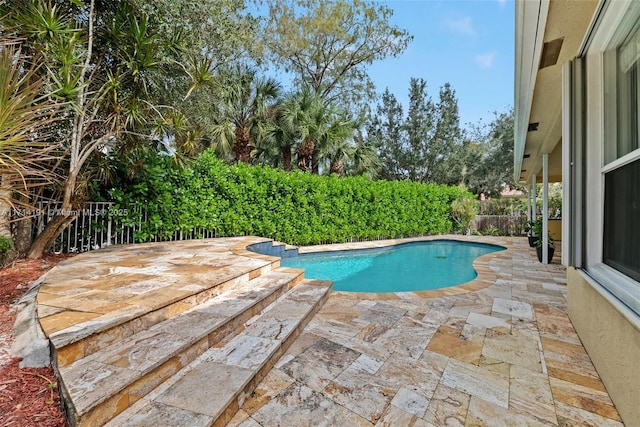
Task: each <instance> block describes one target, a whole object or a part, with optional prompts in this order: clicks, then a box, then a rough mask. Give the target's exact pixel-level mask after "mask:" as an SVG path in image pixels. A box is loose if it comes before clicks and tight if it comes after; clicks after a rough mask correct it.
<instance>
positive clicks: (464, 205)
mask: <svg viewBox="0 0 640 427" xmlns="http://www.w3.org/2000/svg"><path fill="white" fill-rule="evenodd" d="M451 217H452V218H453V220H454V221H455V222H456V224H457V226H458V231H459V232H460V233H462V234H467V233H468V232H469V228H470V227H471V221H473V219H474V218H475V217H476V201H475V199H473V198H472V197H471V196H470V195H469V194H464V193H462V190H461V196H460V198H458V199H456V200H454V201H453V202H451Z"/></svg>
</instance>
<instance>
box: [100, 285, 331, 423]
mask: <svg viewBox="0 0 640 427" xmlns="http://www.w3.org/2000/svg"><path fill="white" fill-rule="evenodd" d="M330 288H331V282H327V281H319V280H304V281H303V282H302V283H300V284H299V285H298V286H296V287H295V288H293V289H291V290H290V291H289V292H287V293H286V294H285V295H284V296H282V297H281V298H280V299H279V300H278V301H276V302H275V303H274V304H272V305H271V306H270V307H269V308H267V309H266V310H265V311H264V312H263V313H262V314H261V316H260V317H258V318H255V319H252V322H250V324H248V325H247V326H246V328H245V329H244V331H243V332H242V333H240V334H237V335H235V336H229V337H227V339H225V340H224V341H223V342H221V343H220V345H218V346H216V347H212V348H210V349H209V350H207V351H206V352H204V353H203V354H202V355H201V356H200V357H198V358H197V359H196V360H194V361H193V362H192V363H190V364H189V365H188V366H186V367H185V368H183V369H182V370H180V371H179V372H178V373H176V374H175V375H174V376H173V377H172V378H171V379H169V380H167V381H166V382H165V383H164V384H162V385H161V386H159V387H158V388H157V389H155V390H154V391H152V392H151V393H149V394H148V395H147V396H146V397H145V398H143V399H141V400H140V401H138V402H137V403H136V404H134V405H133V406H131V408H129V409H128V410H126V411H124V412H123V413H122V414H120V415H119V416H118V417H117V418H115V419H113V420H112V421H111V422H110V423H108V424H107V426H108V427H123V426H126V427H132V426H158V425H175V426H178V425H180V426H190V427H192V426H193V427H195V426H212V425H213V426H218V425H226V424H227V423H228V422H229V421H230V420H231V418H232V417H233V416H234V415H235V413H236V412H237V411H238V409H239V408H240V407H241V406H242V404H243V403H244V401H245V400H246V398H247V397H248V396H250V395H251V393H252V392H253V390H254V389H255V387H256V386H257V385H258V384H259V383H260V381H262V379H264V377H265V376H266V375H267V373H268V372H269V370H271V368H272V367H273V366H274V365H275V363H276V362H277V360H278V359H279V358H280V357H281V356H282V355H283V354H284V353H285V352H286V350H287V348H288V347H289V346H290V345H291V343H292V342H293V341H294V340H295V338H296V337H297V336H298V335H299V334H300V333H301V332H302V330H303V329H304V327H305V326H306V324H307V323H308V322H309V320H311V318H312V317H313V315H314V314H315V313H316V312H317V311H318V310H319V309H320V307H321V306H322V304H323V303H324V301H325V300H326V298H327V297H328V295H329V290H330Z"/></svg>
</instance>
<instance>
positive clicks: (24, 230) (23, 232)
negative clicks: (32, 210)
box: [14, 216, 33, 255]
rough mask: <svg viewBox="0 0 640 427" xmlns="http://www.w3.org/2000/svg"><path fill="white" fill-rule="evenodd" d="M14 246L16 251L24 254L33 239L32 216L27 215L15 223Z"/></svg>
mask: <svg viewBox="0 0 640 427" xmlns="http://www.w3.org/2000/svg"><path fill="white" fill-rule="evenodd" d="M15 235H16V237H15V241H14V244H15V247H16V250H17V251H18V253H20V254H21V255H24V254H26V253H27V251H28V250H29V247H30V246H31V242H32V241H33V217H31V216H27V217H25V218H23V219H21V220H20V221H18V222H17V224H16V233H15Z"/></svg>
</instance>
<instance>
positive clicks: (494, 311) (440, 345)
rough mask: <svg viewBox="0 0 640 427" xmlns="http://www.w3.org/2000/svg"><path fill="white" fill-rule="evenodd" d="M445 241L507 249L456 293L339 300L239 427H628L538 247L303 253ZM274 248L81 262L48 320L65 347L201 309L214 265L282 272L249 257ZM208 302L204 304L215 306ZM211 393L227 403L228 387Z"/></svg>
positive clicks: (47, 306) (128, 252) (50, 300)
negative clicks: (128, 321)
mask: <svg viewBox="0 0 640 427" xmlns="http://www.w3.org/2000/svg"><path fill="white" fill-rule="evenodd" d="M442 238H451V239H457V240H463V241H473V242H485V243H491V244H497V245H502V246H505V247H506V248H507V250H505V251H501V252H495V253H491V254H487V255H484V256H482V257H480V258H478V259H477V260H476V261H475V262H474V267H475V268H476V270H477V271H478V274H479V275H478V277H477V278H476V279H475V280H473V281H472V282H469V283H467V284H463V285H459V286H456V287H452V288H446V289H440V290H434V291H421V292H406V293H393V294H367V293H345V292H332V293H331V294H330V295H329V298H328V300H326V302H325V303H324V306H322V308H320V310H319V311H318V312H317V313H316V314H315V316H314V317H313V318H312V319H311V320H310V321H309V323H308V324H307V325H306V327H304V329H301V331H300V333H299V335H298V336H297V338H295V341H292V344H291V346H290V347H288V349H287V350H286V351H283V354H282V355H281V357H279V359H276V360H275V361H274V365H273V368H272V369H270V370H266V371H265V375H266V376H264V378H263V379H262V381H260V382H259V383H257V386H256V387H255V390H254V391H253V392H252V393H251V394H250V395H248V396H247V397H246V399H242V401H241V405H240V407H239V410H238V412H237V413H236V414H235V416H233V418H232V419H231V420H230V422H229V423H228V425H231V426H242V427H256V426H277V425H283V426H298V425H328V426H332V425H361V426H368V425H388V426H410V425H411V426H445V425H447V426H448V425H451V426H454V425H461V426H462V425H465V426H480V425H492V426H493V425H514V426H515V425H517V426H519V425H523V426H524V425H527V426H535V425H551V426H557V425H559V426H566V425H581V426H582V425H594V426H621V425H623V424H622V422H621V419H620V417H619V415H618V413H617V411H616V409H615V407H614V405H613V403H612V402H611V399H610V397H609V395H608V393H607V391H606V389H605V387H604V385H603V384H602V382H601V381H600V378H599V376H598V373H597V372H596V370H595V369H594V367H593V365H592V363H591V361H590V359H589V356H588V355H587V353H586V352H585V350H584V348H583V346H582V345H581V343H580V339H579V338H578V336H577V334H576V332H575V330H574V328H573V326H572V325H571V322H570V320H569V318H568V316H567V304H566V295H567V291H566V275H565V269H564V267H562V266H561V265H559V261H558V255H556V257H555V258H554V262H553V263H552V264H550V265H543V264H541V263H539V262H538V261H537V259H536V255H535V251H534V249H531V248H529V246H528V244H527V241H526V239H525V238H506V237H486V236H469V237H467V236H434V237H429V238H419V239H405V240H401V241H393V240H389V241H375V242H363V243H349V244H341V245H321V246H314V247H310V248H301V249H300V252H310V251H323V250H350V249H357V248H365V247H367V248H368V247H379V246H386V245H389V244H394V243H398V242H406V241H414V240H432V239H442ZM263 240H265V239H259V238H253V237H247V238H234V239H215V240H205V241H192V242H193V243H188V242H179V243H171V244H168V243H162V244H157V245H156V246H154V245H153V244H147V245H135V246H127V247H122V249H119V248H116V247H112V248H109V249H108V250H106V251H97V252H94V253H89V254H84V255H81V256H80V257H82V259H78V260H77V261H80V262H76V263H75V264H74V260H70V261H67V262H66V263H65V265H66V267H65V266H62V268H61V269H59V270H58V271H54V270H52V273H51V275H49V276H47V278H46V280H45V282H44V283H43V285H42V287H41V289H40V294H39V295H38V304H39V306H38V313H39V315H40V322H41V324H42V326H43V329H44V331H45V333H46V334H47V336H48V337H49V338H50V339H51V340H52V341H56V342H57V343H58V345H67V344H70V343H71V342H72V341H73V340H77V339H78V338H79V337H83V336H87V335H89V334H90V332H91V331H95V330H96V329H97V328H103V327H104V325H105V322H107V323H108V322H113V321H114V320H113V319H115V318H119V319H123V318H129V317H132V316H134V313H139V312H141V311H144V310H155V312H156V313H157V312H158V310H161V309H160V308H159V307H165V306H167V305H166V304H172V303H173V302H175V301H176V294H180V297H181V298H183V300H184V301H186V300H188V298H190V296H189V292H193V291H194V289H198V290H201V289H200V288H202V287H203V286H204V284H203V283H201V282H203V281H205V280H210V279H211V272H210V271H209V270H208V268H209V267H211V266H214V267H215V268H216V269H217V271H218V272H219V273H220V274H221V275H227V276H228V275H229V274H231V273H234V274H236V273H241V274H243V275H246V276H247V278H248V279H251V277H252V275H253V277H255V273H252V272H253V271H256V269H263V270H265V271H263V273H266V271H267V270H269V269H271V268H276V267H277V264H274V263H273V257H268V256H264V255H257V254H252V253H250V252H248V251H246V250H244V248H245V247H246V246H247V245H249V244H251V243H255V242H256V241H263ZM154 248H158V249H157V250H156V249H154ZM208 253H209V254H214V255H207V254H208ZM556 253H557V254H559V250H558V251H557V252H556ZM196 255H197V256H198V257H200V258H197V257H196ZM80 257H78V258H80ZM194 257H196V258H197V259H198V262H197V263H195V264H194V263H192V261H190V259H191V260H193V259H196V258H194ZM207 257H209V258H207ZM155 260H160V261H158V262H157V263H156V262H155ZM203 260H204V261H203ZM151 266H152V267H151ZM267 267H268V268H267ZM125 274H134V276H135V277H134V276H132V277H133V279H135V280H136V281H137V282H136V283H137V284H135V285H127V284H126V283H123V282H122V280H120V279H122V278H123V277H125ZM183 274H185V275H188V276H189V278H190V279H189V280H183V278H182V275H183ZM401 279H402V278H399V280H401ZM194 280H196V281H197V283H195V282H194ZM199 287H200V288H199ZM195 299H196V298H195V297H194V301H193V304H196V302H197V303H201V300H202V299H201V298H200V299H198V301H195ZM163 304H164V305H163ZM167 307H169V306H167ZM170 307H171V310H173V311H176V310H187V308H186V307H185V308H179V307H177V306H176V305H175V304H173V305H171V306H170ZM167 310H169V309H167ZM78 342H80V341H78ZM83 345H89V343H85V344H83ZM67 347H69V351H68V352H67V353H65V354H64V358H66V359H67V360H63V363H62V364H63V365H65V364H73V363H74V362H76V361H78V360H79V359H80V358H81V357H83V356H86V355H87V354H88V348H76V347H77V346H74V345H67ZM78 352H80V353H82V354H78ZM278 356H280V355H278ZM211 387H214V388H215V389H216V393H222V394H224V392H225V391H224V389H222V388H221V386H220V385H219V384H212V385H211ZM142 400H144V399H142ZM165 400H166V398H165ZM132 408H133V409H129V410H128V411H129V412H131V411H132V410H134V409H135V405H132ZM128 417H131V414H130V413H129V414H128V413H127V411H124V412H122V413H121V414H120V415H119V419H116V420H114V422H113V423H112V424H111V425H134V424H133V423H131V422H130V420H131V419H133V418H128ZM203 417H204V415H203ZM128 420H129V421H128ZM127 423H129V424H127ZM141 425H145V424H141ZM203 425H204V424H203Z"/></svg>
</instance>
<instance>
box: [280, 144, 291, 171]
mask: <svg viewBox="0 0 640 427" xmlns="http://www.w3.org/2000/svg"><path fill="white" fill-rule="evenodd" d="M282 167H283V168H284V170H285V171H286V172H291V146H289V145H287V146H286V147H282Z"/></svg>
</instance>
